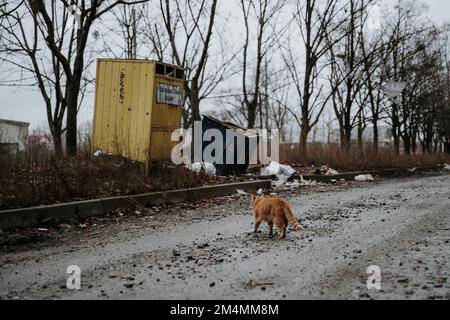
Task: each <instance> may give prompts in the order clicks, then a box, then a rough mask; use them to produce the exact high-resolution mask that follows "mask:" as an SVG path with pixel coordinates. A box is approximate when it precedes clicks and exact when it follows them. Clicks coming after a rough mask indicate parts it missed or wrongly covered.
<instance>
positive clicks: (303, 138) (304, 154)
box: [300, 126, 309, 165]
mask: <svg viewBox="0 0 450 320" xmlns="http://www.w3.org/2000/svg"><path fill="white" fill-rule="evenodd" d="M308 134H309V130H308V128H305V127H304V126H302V127H301V129H300V159H302V161H304V164H305V165H306V164H307V161H308Z"/></svg>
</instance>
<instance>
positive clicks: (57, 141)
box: [52, 129, 64, 159]
mask: <svg viewBox="0 0 450 320" xmlns="http://www.w3.org/2000/svg"><path fill="white" fill-rule="evenodd" d="M52 139H53V148H54V149H55V151H54V152H55V157H56V158H57V159H62V158H63V156H64V153H63V147H62V139H61V130H59V129H56V130H55V131H54V132H52Z"/></svg>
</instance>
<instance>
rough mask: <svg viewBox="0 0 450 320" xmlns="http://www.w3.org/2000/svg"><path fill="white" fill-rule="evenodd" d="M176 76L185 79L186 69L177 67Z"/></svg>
mask: <svg viewBox="0 0 450 320" xmlns="http://www.w3.org/2000/svg"><path fill="white" fill-rule="evenodd" d="M176 78H177V79H181V80H183V79H184V70H182V69H177V74H176Z"/></svg>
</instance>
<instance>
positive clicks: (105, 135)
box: [92, 59, 184, 164]
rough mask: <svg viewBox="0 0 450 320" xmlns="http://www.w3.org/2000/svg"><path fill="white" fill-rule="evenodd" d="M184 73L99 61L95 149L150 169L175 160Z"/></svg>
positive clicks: (170, 68)
mask: <svg viewBox="0 0 450 320" xmlns="http://www.w3.org/2000/svg"><path fill="white" fill-rule="evenodd" d="M183 88H184V69H182V68H180V67H176V66H172V65H168V64H164V63H161V62H157V61H147V60H111V59H99V60H98V61H97V79H96V91H95V111H94V124H93V139H92V140H93V141H92V143H93V149H94V150H101V151H103V152H107V153H111V154H114V155H119V156H123V157H125V158H129V159H132V160H135V161H139V162H143V163H146V164H148V163H149V162H150V161H165V160H170V155H171V151H172V148H173V147H174V146H175V145H176V144H177V142H171V134H172V132H173V131H174V130H176V129H179V128H180V126H181V116H182V105H183Z"/></svg>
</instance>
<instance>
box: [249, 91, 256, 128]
mask: <svg viewBox="0 0 450 320" xmlns="http://www.w3.org/2000/svg"><path fill="white" fill-rule="evenodd" d="M257 107H258V104H257V100H256V98H255V99H252V101H249V102H248V103H247V114H248V125H247V129H254V128H255V124H256V109H257Z"/></svg>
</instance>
